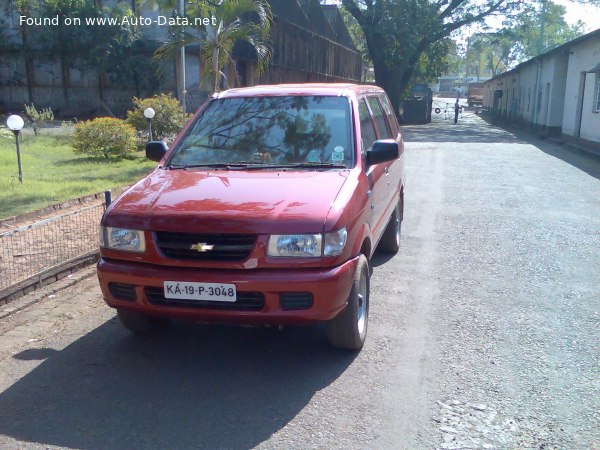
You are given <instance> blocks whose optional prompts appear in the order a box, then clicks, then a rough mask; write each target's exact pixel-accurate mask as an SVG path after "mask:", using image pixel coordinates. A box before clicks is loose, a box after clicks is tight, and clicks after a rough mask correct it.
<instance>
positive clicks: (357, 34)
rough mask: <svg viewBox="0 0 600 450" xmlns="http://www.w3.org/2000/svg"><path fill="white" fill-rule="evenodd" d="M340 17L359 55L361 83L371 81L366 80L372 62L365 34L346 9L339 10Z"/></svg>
mask: <svg viewBox="0 0 600 450" xmlns="http://www.w3.org/2000/svg"><path fill="white" fill-rule="evenodd" d="M340 15H341V16H342V19H343V20H344V25H346V29H347V30H348V33H349V34H350V37H351V38H352V42H353V43H354V46H355V47H356V49H357V50H358V53H359V54H360V59H361V61H362V70H363V73H362V81H365V82H367V81H372V80H367V76H368V71H369V68H371V67H372V66H373V61H371V56H370V55H369V49H368V47H367V40H366V39H365V34H364V33H363V30H362V28H361V27H360V25H359V24H358V22H357V21H356V19H355V18H354V16H352V14H350V13H349V12H348V10H347V9H346V8H341V9H340Z"/></svg>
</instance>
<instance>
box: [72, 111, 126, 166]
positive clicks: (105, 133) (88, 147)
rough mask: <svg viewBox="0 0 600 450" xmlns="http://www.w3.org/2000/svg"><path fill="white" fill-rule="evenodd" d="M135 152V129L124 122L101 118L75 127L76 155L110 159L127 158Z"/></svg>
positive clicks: (74, 142) (74, 143)
mask: <svg viewBox="0 0 600 450" xmlns="http://www.w3.org/2000/svg"><path fill="white" fill-rule="evenodd" d="M135 150H136V134H135V129H134V128H133V127H132V126H131V125H130V124H128V123H126V122H125V121H124V120H121V119H115V118H112V117H99V118H97V119H93V120H88V121H85V122H81V123H78V124H77V125H75V135H74V136H73V151H74V152H75V153H76V154H83V155H89V156H102V157H103V158H105V159H108V158H110V157H119V156H125V155H126V154H128V153H131V152H133V151H135Z"/></svg>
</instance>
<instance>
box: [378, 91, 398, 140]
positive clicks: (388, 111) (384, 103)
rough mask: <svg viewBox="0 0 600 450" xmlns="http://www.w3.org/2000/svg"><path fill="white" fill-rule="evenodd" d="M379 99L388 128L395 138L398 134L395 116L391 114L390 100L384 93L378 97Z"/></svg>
mask: <svg viewBox="0 0 600 450" xmlns="http://www.w3.org/2000/svg"><path fill="white" fill-rule="evenodd" d="M379 101H380V102H381V106H383V111H384V112H385V115H386V116H387V120H388V124H389V125H390V129H391V130H392V137H393V138H396V136H397V135H398V122H396V116H395V115H394V114H393V109H392V105H391V104H390V100H389V99H388V98H387V96H386V95H382V96H381V97H379Z"/></svg>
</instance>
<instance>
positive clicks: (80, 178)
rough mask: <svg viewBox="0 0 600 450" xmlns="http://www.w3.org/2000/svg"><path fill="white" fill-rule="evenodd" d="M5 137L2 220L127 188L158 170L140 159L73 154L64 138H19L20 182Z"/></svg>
mask: <svg viewBox="0 0 600 450" xmlns="http://www.w3.org/2000/svg"><path fill="white" fill-rule="evenodd" d="M6 131H8V130H6ZM64 131H65V132H66V130H64ZM8 133H9V134H8V136H9V137H10V138H9V139H3V138H1V137H0V218H5V217H10V216H14V215H17V214H22V213H25V212H28V211H33V210H36V209H40V208H43V207H45V206H48V205H52V204H54V203H61V202H64V201H65V200H69V199H72V198H76V197H80V196H83V195H87V194H92V193H95V192H102V191H104V190H106V189H115V188H118V187H123V186H127V185H130V184H132V183H134V182H135V181H137V180H139V179H140V178H141V177H143V176H144V175H146V174H147V173H148V172H150V171H151V170H152V169H153V168H154V167H156V163H155V162H153V161H149V160H148V159H146V158H145V157H144V156H142V155H139V156H137V155H136V156H131V157H128V158H120V159H110V160H105V159H104V158H94V157H89V156H85V155H74V154H73V148H72V146H71V140H70V136H68V135H63V136H49V135H40V136H34V135H30V134H26V135H23V134H21V137H22V139H21V161H22V164H23V175H24V178H23V183H19V179H18V168H17V167H18V166H17V152H16V151H15V137H14V135H13V133H12V132H11V131H8ZM1 135H3V129H1V128H0V136H1Z"/></svg>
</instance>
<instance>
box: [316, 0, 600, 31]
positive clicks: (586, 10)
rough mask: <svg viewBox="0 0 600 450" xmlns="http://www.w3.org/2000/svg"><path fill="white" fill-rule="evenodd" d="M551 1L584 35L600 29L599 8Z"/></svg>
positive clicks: (337, 1)
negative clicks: (582, 27) (563, 9)
mask: <svg viewBox="0 0 600 450" xmlns="http://www.w3.org/2000/svg"><path fill="white" fill-rule="evenodd" d="M553 1H554V3H556V4H559V5H563V6H565V7H566V8H567V14H566V15H565V20H566V21H567V23H569V24H575V23H576V22H577V21H578V20H581V21H582V22H583V23H584V24H585V32H586V33H589V32H590V31H594V30H597V29H598V28H600V6H593V5H590V4H582V3H581V2H580V1H576V0H553ZM322 3H328V4H333V5H337V4H340V3H341V0H323V1H322Z"/></svg>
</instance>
